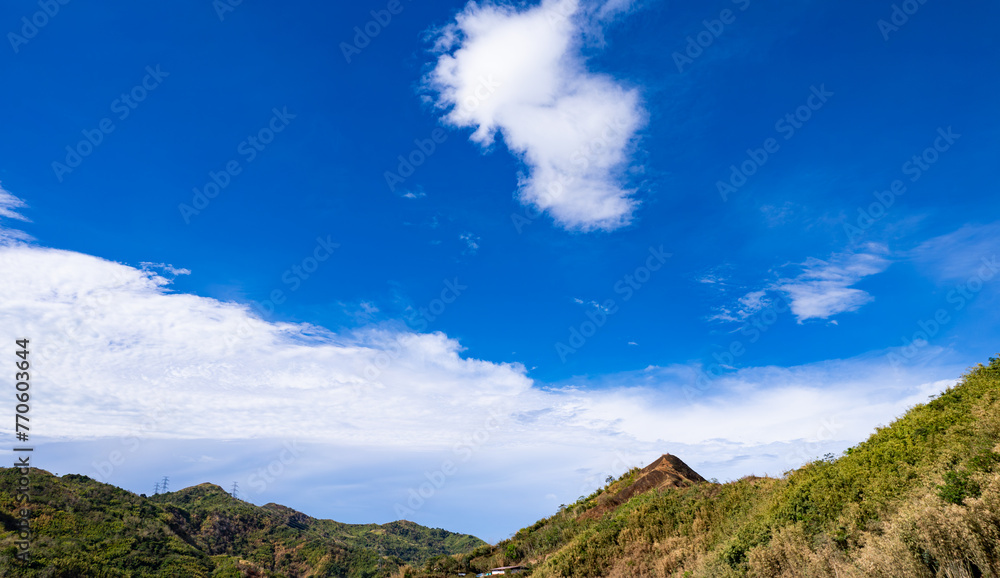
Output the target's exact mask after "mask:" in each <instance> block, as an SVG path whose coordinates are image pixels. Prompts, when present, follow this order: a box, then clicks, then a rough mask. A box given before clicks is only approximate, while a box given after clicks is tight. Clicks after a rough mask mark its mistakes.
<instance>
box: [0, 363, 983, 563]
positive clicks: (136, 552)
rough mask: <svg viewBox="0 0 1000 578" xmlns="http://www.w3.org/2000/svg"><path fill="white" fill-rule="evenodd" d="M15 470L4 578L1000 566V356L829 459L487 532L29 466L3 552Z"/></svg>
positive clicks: (636, 480) (679, 476)
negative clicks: (480, 535)
mask: <svg viewBox="0 0 1000 578" xmlns="http://www.w3.org/2000/svg"><path fill="white" fill-rule="evenodd" d="M17 477H18V474H17V471H16V470H14V469H10V468H3V469H0V523H2V533H0V552H2V555H0V575H2V576H45V577H75V576H88V577H90V576H93V577H99V578H100V577H108V578H113V577H114V578H116V577H126V576H143V577H145V576H150V577H152V576H163V577H167V576H169V577H175V576H183V577H187V576H195V577H211V578H222V577H226V578H237V577H241V578H242V577H247V576H261V577H265V576H267V577H293V576H349V577H352V578H355V577H356V578H367V577H371V578H374V577H377V576H388V575H390V574H391V575H393V576H396V577H400V578H423V577H426V578H429V577H432V576H433V577H447V576H455V575H457V574H458V573H459V572H471V573H478V572H483V571H485V570H487V569H489V568H492V567H497V566H505V565H513V564H521V565H526V566H529V567H530V571H529V574H530V575H532V576H533V577H534V578H553V577H569V576H573V577H584V578H596V577H605V578H645V577H653V576H676V577H685V578H686V577H701V576H704V577H737V576H738V577H753V578H756V577H775V576H788V577H800V578H812V577H834V576H836V577H861V576H865V577H869V576H876V577H886V578H889V577H896V576H908V577H926V578H936V577H979V576H983V577H993V578H1000V359H997V358H991V359H990V363H989V365H987V366H984V365H979V366H977V367H975V368H973V369H972V370H970V371H969V372H968V373H967V374H966V375H964V376H963V377H962V379H961V380H960V381H959V383H957V384H956V385H955V386H954V387H952V388H949V389H948V390H947V391H945V392H943V393H942V394H941V395H939V396H936V397H934V398H932V399H931V400H930V401H929V402H928V403H926V404H921V405H918V406H916V407H914V408H912V409H911V410H910V411H909V412H907V413H906V415H904V416H903V417H901V418H900V419H898V420H897V421H895V422H894V423H893V424H892V425H890V426H888V427H883V428H878V429H877V430H876V431H875V433H874V434H873V435H872V436H871V437H870V438H869V439H868V440H867V441H865V442H863V443H861V444H858V445H857V446H855V447H853V448H850V449H848V450H847V451H845V452H844V455H842V456H840V457H839V458H836V459H835V457H834V456H832V455H828V456H826V457H824V458H823V459H819V460H816V461H814V462H812V463H809V464H807V465H805V466H803V467H801V468H799V469H797V470H794V471H790V472H786V474H785V475H784V476H783V477H781V478H757V477H747V478H743V479H741V480H737V481H735V482H730V483H726V484H718V483H715V482H714V481H711V482H710V481H704V480H702V479H701V477H700V476H698V475H697V474H696V473H694V472H691V471H690V470H688V469H687V468H686V466H684V464H683V462H680V461H679V460H676V458H673V457H670V456H666V457H665V458H662V459H661V460H657V462H655V463H654V464H651V465H650V466H649V467H647V468H644V469H643V470H639V469H638V468H636V469H633V470H632V471H630V472H627V473H626V474H624V475H623V476H621V477H620V478H618V479H610V480H608V483H607V485H606V486H605V487H603V488H600V489H598V490H597V491H595V492H594V493H593V494H591V495H590V496H586V497H581V498H580V499H579V500H578V501H577V502H576V503H574V504H570V505H568V506H563V507H561V508H560V510H559V511H558V512H557V513H556V514H555V515H553V516H551V517H549V518H546V519H543V520H539V521H538V522H537V523H535V524H534V525H532V526H530V527H528V528H524V529H522V530H520V531H519V532H517V534H515V535H514V536H513V537H511V538H510V539H509V540H504V541H502V542H500V543H498V544H496V545H488V544H485V543H483V542H482V541H480V540H478V539H476V538H474V537H472V536H467V535H459V534H452V533H449V532H445V531H443V530H431V529H428V528H424V527H422V526H418V525H416V524H413V523H411V522H394V523H391V524H385V525H381V526H379V525H374V524H369V525H349V524H340V523H337V522H333V521H330V520H317V519H314V518H310V517H309V516H306V515H305V514H302V513H300V512H296V511H294V510H291V509H289V508H285V507H283V506H279V505H276V504H267V505H266V506H263V507H257V506H253V505H251V504H247V503H245V502H241V501H239V500H236V499H234V498H232V497H230V496H229V495H228V494H227V493H226V492H225V491H224V490H222V488H219V487H218V486H214V485H211V484H202V485H199V486H195V487H193V488H187V489H185V490H181V491H179V492H173V493H168V494H161V495H157V496H153V497H150V498H146V497H144V496H137V495H135V494H132V493H130V492H126V491H124V490H121V489H118V488H115V487H113V486H109V485H107V484H101V483H98V482H96V481H94V480H91V479H90V478H87V477H86V476H77V475H67V476H62V477H61V478H57V477H55V476H52V475H51V474H48V473H47V472H44V471H41V470H32V476H31V480H32V482H31V494H32V496H33V501H32V503H31V504H30V506H29V508H30V509H31V522H32V526H33V530H34V535H33V538H32V554H33V557H32V561H31V562H30V564H28V565H25V564H23V563H22V562H20V561H19V560H16V559H15V558H14V557H15V555H16V553H17V548H16V546H15V537H16V531H17V529H18V522H19V520H18V517H19V514H18V512H19V509H20V504H18V503H15V499H14V493H13V490H12V488H14V487H15V484H16V480H17Z"/></svg>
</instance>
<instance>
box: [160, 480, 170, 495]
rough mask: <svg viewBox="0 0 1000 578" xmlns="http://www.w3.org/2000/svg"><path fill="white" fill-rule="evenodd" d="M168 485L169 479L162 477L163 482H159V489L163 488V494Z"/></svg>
mask: <svg viewBox="0 0 1000 578" xmlns="http://www.w3.org/2000/svg"><path fill="white" fill-rule="evenodd" d="M169 483H170V478H169V477H167V476H163V481H162V482H160V487H161V488H163V493H164V494H165V493H167V486H168V484H169Z"/></svg>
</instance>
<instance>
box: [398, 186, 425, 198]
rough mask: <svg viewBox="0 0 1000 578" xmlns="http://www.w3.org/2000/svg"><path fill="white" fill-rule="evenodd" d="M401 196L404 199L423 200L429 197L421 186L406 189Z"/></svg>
mask: <svg viewBox="0 0 1000 578" xmlns="http://www.w3.org/2000/svg"><path fill="white" fill-rule="evenodd" d="M399 196H401V197H403V198H404V199H422V198H424V197H426V196H427V193H426V192H425V191H424V188H423V187H422V186H420V185H417V186H416V187H413V188H412V189H405V190H401V191H400V192H399Z"/></svg>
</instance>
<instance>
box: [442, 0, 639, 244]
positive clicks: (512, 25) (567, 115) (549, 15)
mask: <svg viewBox="0 0 1000 578" xmlns="http://www.w3.org/2000/svg"><path fill="white" fill-rule="evenodd" d="M628 4H629V3H627V2H621V1H617V2H611V3H607V4H604V5H603V6H597V7H596V8H597V10H596V11H595V10H594V9H593V8H594V7H590V9H584V8H583V7H582V6H581V5H580V4H579V2H578V1H577V0H545V1H544V2H542V4H541V5H539V6H536V7H533V8H529V9H525V10H521V11H518V10H517V9H516V8H514V7H512V6H508V5H495V4H477V3H474V2H470V3H469V4H468V5H467V6H466V8H465V10H464V11H462V12H461V13H460V14H459V15H458V16H457V17H456V20H455V22H454V23H452V24H450V25H448V26H446V27H444V28H443V29H441V30H438V31H437V32H436V42H435V48H436V50H438V51H439V52H440V55H439V56H438V59H437V61H436V63H435V66H434V68H433V70H432V71H431V72H430V73H429V74H428V75H427V77H426V85H427V87H428V89H429V90H430V91H431V92H432V93H433V94H434V98H435V104H436V105H437V106H438V107H439V108H441V109H442V110H445V111H446V113H445V114H444V119H445V121H446V122H448V123H449V124H451V125H453V126H456V127H469V128H474V129H475V130H474V132H473V133H472V136H471V139H472V140H473V141H474V142H476V143H479V144H480V145H482V146H484V147H489V146H491V145H492V144H493V142H494V139H495V136H496V133H497V132H500V133H501V134H502V136H503V139H504V142H505V144H506V145H507V148H508V149H510V150H511V151H512V152H513V153H514V154H516V155H517V156H518V157H519V158H520V159H521V160H522V161H523V162H524V163H525V164H526V165H527V168H528V174H527V175H522V176H521V177H520V183H519V187H520V192H519V197H520V200H521V202H522V203H523V204H525V205H533V206H535V207H537V208H539V209H541V210H544V211H547V212H548V213H549V214H550V215H551V216H552V217H553V218H554V219H555V221H556V222H557V223H559V224H560V225H562V226H563V227H566V228H568V229H578V230H592V229H608V230H610V229H615V228H618V227H621V226H623V225H625V224H627V223H629V222H630V220H631V218H632V212H633V210H634V208H635V206H636V201H635V200H634V199H633V192H634V191H632V190H630V189H628V188H626V187H625V186H624V184H623V177H624V172H625V170H626V169H627V166H628V162H629V157H628V155H629V149H630V147H631V146H632V144H633V141H634V137H635V134H636V131H637V130H638V129H639V128H640V127H641V126H642V124H643V122H644V115H645V113H644V111H643V109H642V106H641V104H640V101H639V95H638V93H637V91H636V90H634V89H629V88H626V87H624V86H622V85H621V84H620V83H618V82H616V81H615V80H614V79H612V78H610V77H609V76H607V75H604V74H597V73H593V72H590V71H588V70H587V69H586V66H585V62H584V58H583V56H582V54H581V52H580V50H581V42H582V37H583V35H584V33H585V31H586V30H587V29H589V28H592V27H593V26H596V25H597V24H598V23H599V22H600V21H601V20H602V19H604V18H607V17H610V16H611V15H612V14H614V13H616V12H619V11H620V10H623V9H625V8H626V7H627V5H628ZM604 8H606V10H604V11H603V12H602V9H604Z"/></svg>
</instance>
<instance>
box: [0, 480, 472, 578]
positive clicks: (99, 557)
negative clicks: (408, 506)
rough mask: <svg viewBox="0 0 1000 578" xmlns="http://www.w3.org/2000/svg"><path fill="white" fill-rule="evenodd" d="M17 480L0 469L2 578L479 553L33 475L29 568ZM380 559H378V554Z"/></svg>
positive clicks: (195, 495)
mask: <svg viewBox="0 0 1000 578" xmlns="http://www.w3.org/2000/svg"><path fill="white" fill-rule="evenodd" d="M18 476H19V473H18V472H17V470H15V469H13V468H0V523H2V524H3V529H2V532H0V576H18V577H19V576H35V575H39V574H38V573H39V572H41V571H42V570H43V569H44V570H45V571H46V572H47V574H45V575H47V576H67V577H68V576H88V577H89V576H96V577H108V578H117V577H128V576H135V577H164V578H167V577H170V578H173V577H176V576H185V577H188V576H190V577H205V578H208V577H212V578H235V577H243V576H247V575H254V576H262V577H264V576H267V577H273V578H281V577H286V576H300V575H304V574H309V575H312V576H348V577H351V578H377V577H384V576H389V575H391V574H392V572H394V571H395V570H396V569H397V568H399V567H400V566H402V565H403V564H404V563H413V564H419V563H422V562H423V561H424V560H426V559H428V558H431V557H432V556H437V555H448V554H454V553H458V552H465V551H469V550H472V549H474V548H476V547H478V546H482V545H484V542H483V541H481V540H479V539H478V538H475V537H473V536H468V535H464V534H453V533H451V532H446V531H444V530H441V529H432V528H426V527H423V526H420V525H418V524H414V523H412V522H402V521H401V522H393V523H390V524H384V525H381V526H380V525H377V524H341V523H339V522H334V521H332V520H317V519H314V518H310V517H308V516H306V515H304V514H301V513H299V512H296V511H294V510H291V509H289V508H285V507H283V506H279V505H277V504H268V505H266V506H263V507H258V506H254V505H252V504H249V503H247V502H243V501H240V500H237V499H234V498H233V497H232V496H230V495H229V494H228V493H227V492H226V491H225V490H223V489H222V488H220V487H218V486H215V485H212V484H201V485H198V486H194V487H191V488H186V489H184V490H181V491H179V492H171V493H165V494H159V495H156V496H152V497H149V498H147V497H145V496H138V495H135V494H132V493H131V492H127V491H125V490H122V489H120V488H116V487H114V486H110V485H108V484H102V483H99V482H97V481H95V480H92V479H90V478H88V477H87V476H80V475H74V474H70V475H66V476H62V477H55V476H53V475H51V474H50V473H48V472H45V471H43V470H37V469H32V470H31V473H30V479H31V492H30V493H31V496H32V498H31V502H30V504H28V506H26V507H27V508H28V509H29V510H31V524H32V531H33V536H32V540H31V554H32V558H31V561H30V562H28V563H24V562H23V561H21V560H17V559H16V558H15V556H16V553H17V548H16V546H15V545H14V543H15V539H16V534H15V532H16V530H17V524H18V519H19V510H20V508H21V504H19V503H17V502H16V501H15V500H14V494H13V492H12V491H11V489H12V488H14V487H16V480H17V478H18ZM380 553H381V554H380Z"/></svg>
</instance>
